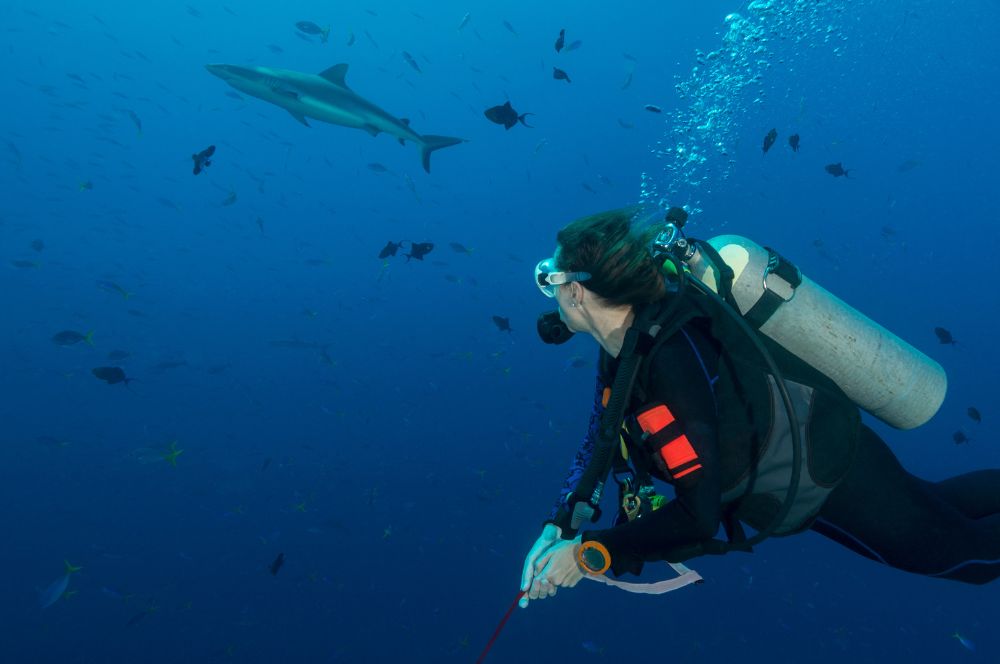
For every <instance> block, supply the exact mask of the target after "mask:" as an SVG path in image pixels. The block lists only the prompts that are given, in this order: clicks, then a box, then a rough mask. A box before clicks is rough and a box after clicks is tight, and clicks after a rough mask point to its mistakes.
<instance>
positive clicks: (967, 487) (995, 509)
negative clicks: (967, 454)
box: [924, 470, 1000, 519]
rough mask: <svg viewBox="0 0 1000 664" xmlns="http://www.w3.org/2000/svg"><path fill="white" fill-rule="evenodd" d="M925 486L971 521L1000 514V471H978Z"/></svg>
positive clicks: (926, 483) (927, 483) (928, 483)
mask: <svg viewBox="0 0 1000 664" xmlns="http://www.w3.org/2000/svg"><path fill="white" fill-rule="evenodd" d="M924 484H925V485H927V486H928V488H929V490H930V491H932V492H934V493H936V494H937V495H938V496H940V497H941V498H943V499H944V500H946V501H948V502H949V503H951V504H952V505H954V506H955V507H956V508H957V509H958V510H959V511H960V512H962V514H964V515H965V516H967V517H969V518H970V519H982V518H984V517H991V516H995V515H998V514H1000V470H977V471H975V472H972V473H966V474H964V475H959V476H958V477H950V478H948V479H946V480H941V481H940V482H924Z"/></svg>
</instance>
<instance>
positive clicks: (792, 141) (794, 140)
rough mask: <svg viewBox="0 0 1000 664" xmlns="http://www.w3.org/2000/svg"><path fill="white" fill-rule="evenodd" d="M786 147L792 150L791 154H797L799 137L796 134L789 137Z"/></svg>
mask: <svg viewBox="0 0 1000 664" xmlns="http://www.w3.org/2000/svg"><path fill="white" fill-rule="evenodd" d="M788 146H789V147H790V148H792V152H798V151H799V135H798V134H792V135H791V136H789V137H788Z"/></svg>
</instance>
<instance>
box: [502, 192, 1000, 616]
mask: <svg viewBox="0 0 1000 664" xmlns="http://www.w3.org/2000/svg"><path fill="white" fill-rule="evenodd" d="M686 218H687V214H686V213H685V212H684V211H683V209H681V208H671V209H670V211H669V212H668V213H667V217H666V222H665V223H664V222H663V221H661V220H662V219H663V217H662V212H661V213H659V216H658V219H657V220H656V223H648V220H647V221H646V222H645V224H643V223H640V222H639V216H638V211H637V209H636V208H626V209H623V210H613V211H610V212H605V213H601V214H597V215H593V216H590V217H585V218H583V219H579V220H577V221H574V222H572V223H570V224H569V225H568V226H566V227H565V228H563V229H562V230H561V231H560V232H559V233H558V236H557V248H556V252H555V255H554V256H553V257H552V258H549V259H547V260H543V261H541V262H540V263H539V264H538V266H537V267H536V269H535V279H536V282H537V285H538V287H539V288H540V289H541V291H542V292H543V293H544V294H545V295H546V296H548V297H550V298H554V299H555V301H556V302H557V303H558V305H559V308H558V311H555V312H551V313H547V314H543V315H542V316H541V317H540V318H539V321H538V331H539V335H540V336H541V337H542V339H543V341H546V342H547V343H562V342H563V341H565V340H566V339H568V338H569V337H570V336H572V334H573V333H578V332H582V333H587V334H589V335H591V336H592V337H593V338H594V339H595V340H596V341H597V342H598V344H599V345H600V360H599V366H598V376H597V386H596V391H595V397H594V406H593V411H592V413H591V416H590V424H589V427H588V431H587V435H586V437H585V438H584V440H583V443H582V445H581V446H580V448H579V450H578V451H577V453H576V456H575V458H574V460H573V463H572V465H571V467H570V472H569V475H568V477H567V478H566V481H565V483H564V485H563V487H562V490H561V491H560V495H559V499H558V500H557V501H556V504H555V506H554V507H553V509H552V512H551V514H550V516H549V518H548V519H547V520H546V521H545V524H544V526H543V530H542V534H541V536H540V537H539V538H538V540H537V541H536V542H535V544H534V545H533V546H532V548H531V550H530V552H529V553H528V555H527V557H526V559H525V562H524V569H523V573H522V583H521V591H522V593H524V594H523V596H522V597H521V599H520V606H521V607H522V608H524V607H526V606H527V605H528V602H529V600H536V599H543V598H547V597H552V596H554V595H555V594H556V591H557V589H558V588H570V587H573V586H575V585H576V584H577V583H578V582H579V581H580V580H581V579H583V578H584V577H585V576H586V577H589V578H592V579H595V580H604V581H605V582H610V583H613V584H615V585H619V584H620V582H618V581H612V580H611V579H607V577H606V576H605V575H606V574H607V572H609V571H610V572H612V573H613V575H614V576H615V577H619V576H621V575H623V574H626V573H631V574H639V573H640V572H641V570H642V568H643V565H644V563H646V562H652V561H667V562H669V563H671V564H673V563H682V562H683V561H685V560H690V559H691V558H694V557H697V556H701V555H705V554H724V553H727V552H729V551H751V550H752V548H753V546H754V545H756V544H757V543H759V542H760V541H762V540H763V539H765V538H767V537H771V536H786V535H792V534H795V533H799V532H803V531H805V530H813V531H815V532H818V533H820V534H822V535H824V536H825V537H827V538H829V539H832V540H834V541H835V542H837V543H839V544H841V545H843V546H846V547H848V548H849V549H851V550H853V551H855V552H857V553H859V554H861V555H863V556H866V557H868V558H870V559H872V560H875V561H877V562H880V563H883V564H885V565H888V566H890V567H894V568H896V569H900V570H904V571H907V572H912V573H915V574H922V575H926V576H934V577H940V578H945V579H952V580H955V581H961V582H965V583H972V584H985V583H988V582H990V581H992V580H994V579H995V578H997V577H998V576H1000V470H982V471H978V472H973V473H968V474H965V475H961V476H959V477H953V478H950V479H947V480H943V481H939V482H930V481H925V480H922V479H920V478H917V477H915V476H913V475H911V474H910V473H908V472H907V471H906V470H905V469H904V468H903V467H902V466H901V465H900V463H899V462H898V461H897V459H896V457H895V455H894V454H893V453H892V451H891V450H890V449H889V447H888V446H887V445H886V443H885V442H883V441H882V439H881V438H880V437H879V436H878V435H877V434H876V433H875V432H874V431H873V430H872V429H870V428H869V427H868V426H866V425H865V424H864V423H862V421H861V416H860V409H861V408H864V409H865V410H866V411H868V412H870V413H871V414H873V415H874V416H876V417H878V418H879V419H881V420H883V421H885V422H887V423H888V424H890V425H892V426H894V427H896V428H901V429H909V428H914V427H916V426H919V425H920V424H923V423H924V422H926V421H927V420H928V419H930V417H931V416H933V415H934V413H935V412H936V411H937V409H938V407H939V406H940V405H941V403H942V401H943V399H944V394H945V391H946V387H947V380H946V377H945V375H944V372H943V370H942V369H941V367H940V366H939V365H938V364H937V363H936V362H934V361H933V360H931V359H929V358H927V357H926V356H924V355H923V354H922V353H920V352H919V351H917V350H916V349H914V348H913V347H912V346H909V345H908V344H906V342H904V341H902V340H901V339H899V338H898V337H896V336H895V335H893V334H892V333H891V332H889V331H887V330H885V329H884V328H882V327H881V326H879V325H878V324H877V323H874V322H873V321H871V320H870V319H868V318H866V317H864V316H863V315H862V314H860V313H858V312H857V311H856V310H854V309H852V308H850V307H849V306H848V305H846V304H844V303H843V302H841V301H840V300H838V299H837V298H836V297H835V296H833V295H831V294H830V293H828V292H827V291H825V290H823V289H822V288H821V287H820V286H818V285H816V284H815V283H814V282H812V281H810V280H809V279H808V278H807V277H805V276H803V275H802V274H801V272H800V271H799V270H798V268H797V267H795V266H794V265H793V264H792V263H790V262H789V261H787V260H786V259H784V258H783V257H782V256H780V255H779V254H777V253H776V252H774V251H773V250H771V249H766V248H763V247H760V246H759V245H757V244H755V243H753V242H752V241H750V240H747V239H746V238H740V237H738V236H733V235H729V236H722V237H720V238H713V239H712V240H710V241H708V242H704V241H701V240H696V239H691V238H687V237H686V236H685V235H684V233H683V231H682V228H683V224H684V221H685V220H686ZM609 479H613V480H614V483H615V484H616V485H617V488H618V503H617V507H616V518H615V520H614V523H613V525H612V526H611V527H609V528H605V529H594V530H586V529H584V528H585V527H586V525H587V524H588V523H592V522H596V521H597V520H598V519H599V518H600V515H601V508H600V501H601V495H602V492H604V491H605V490H606V488H607V486H606V485H610V482H608V480H609ZM654 479H655V480H660V481H661V482H666V483H668V484H670V485H672V487H673V492H674V497H673V499H672V500H670V499H668V498H667V497H666V496H663V495H660V494H658V493H657V491H656V486H655V485H654ZM720 526H722V528H723V532H724V533H725V536H726V537H725V539H720V538H717V534H718V533H719V531H720ZM744 526H749V527H750V528H752V529H753V531H754V534H753V535H752V536H751V535H748V534H747V531H745V530H744ZM624 585H628V584H624Z"/></svg>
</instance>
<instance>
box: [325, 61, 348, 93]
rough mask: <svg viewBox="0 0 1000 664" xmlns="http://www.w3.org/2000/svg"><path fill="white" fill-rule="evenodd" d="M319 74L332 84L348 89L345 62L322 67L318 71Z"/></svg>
mask: <svg viewBox="0 0 1000 664" xmlns="http://www.w3.org/2000/svg"><path fill="white" fill-rule="evenodd" d="M319 75H320V76H321V77H322V78H325V79H326V80H328V81H330V82H331V83H333V84H334V85H339V86H340V87H342V88H344V89H346V90H350V88H349V87H347V81H346V77H347V63H344V62H342V63H340V64H339V65H334V66H332V67H330V68H329V69H324V70H323V71H321V72H320V73H319Z"/></svg>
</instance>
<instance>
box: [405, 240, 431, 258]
mask: <svg viewBox="0 0 1000 664" xmlns="http://www.w3.org/2000/svg"><path fill="white" fill-rule="evenodd" d="M433 248H434V243H432V242H411V243H410V253H408V254H403V255H404V256H406V262H407V263H409V262H410V259H411V258H416V259H417V260H418V261H422V260H424V256H426V255H427V254H429V253H431V249H433Z"/></svg>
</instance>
